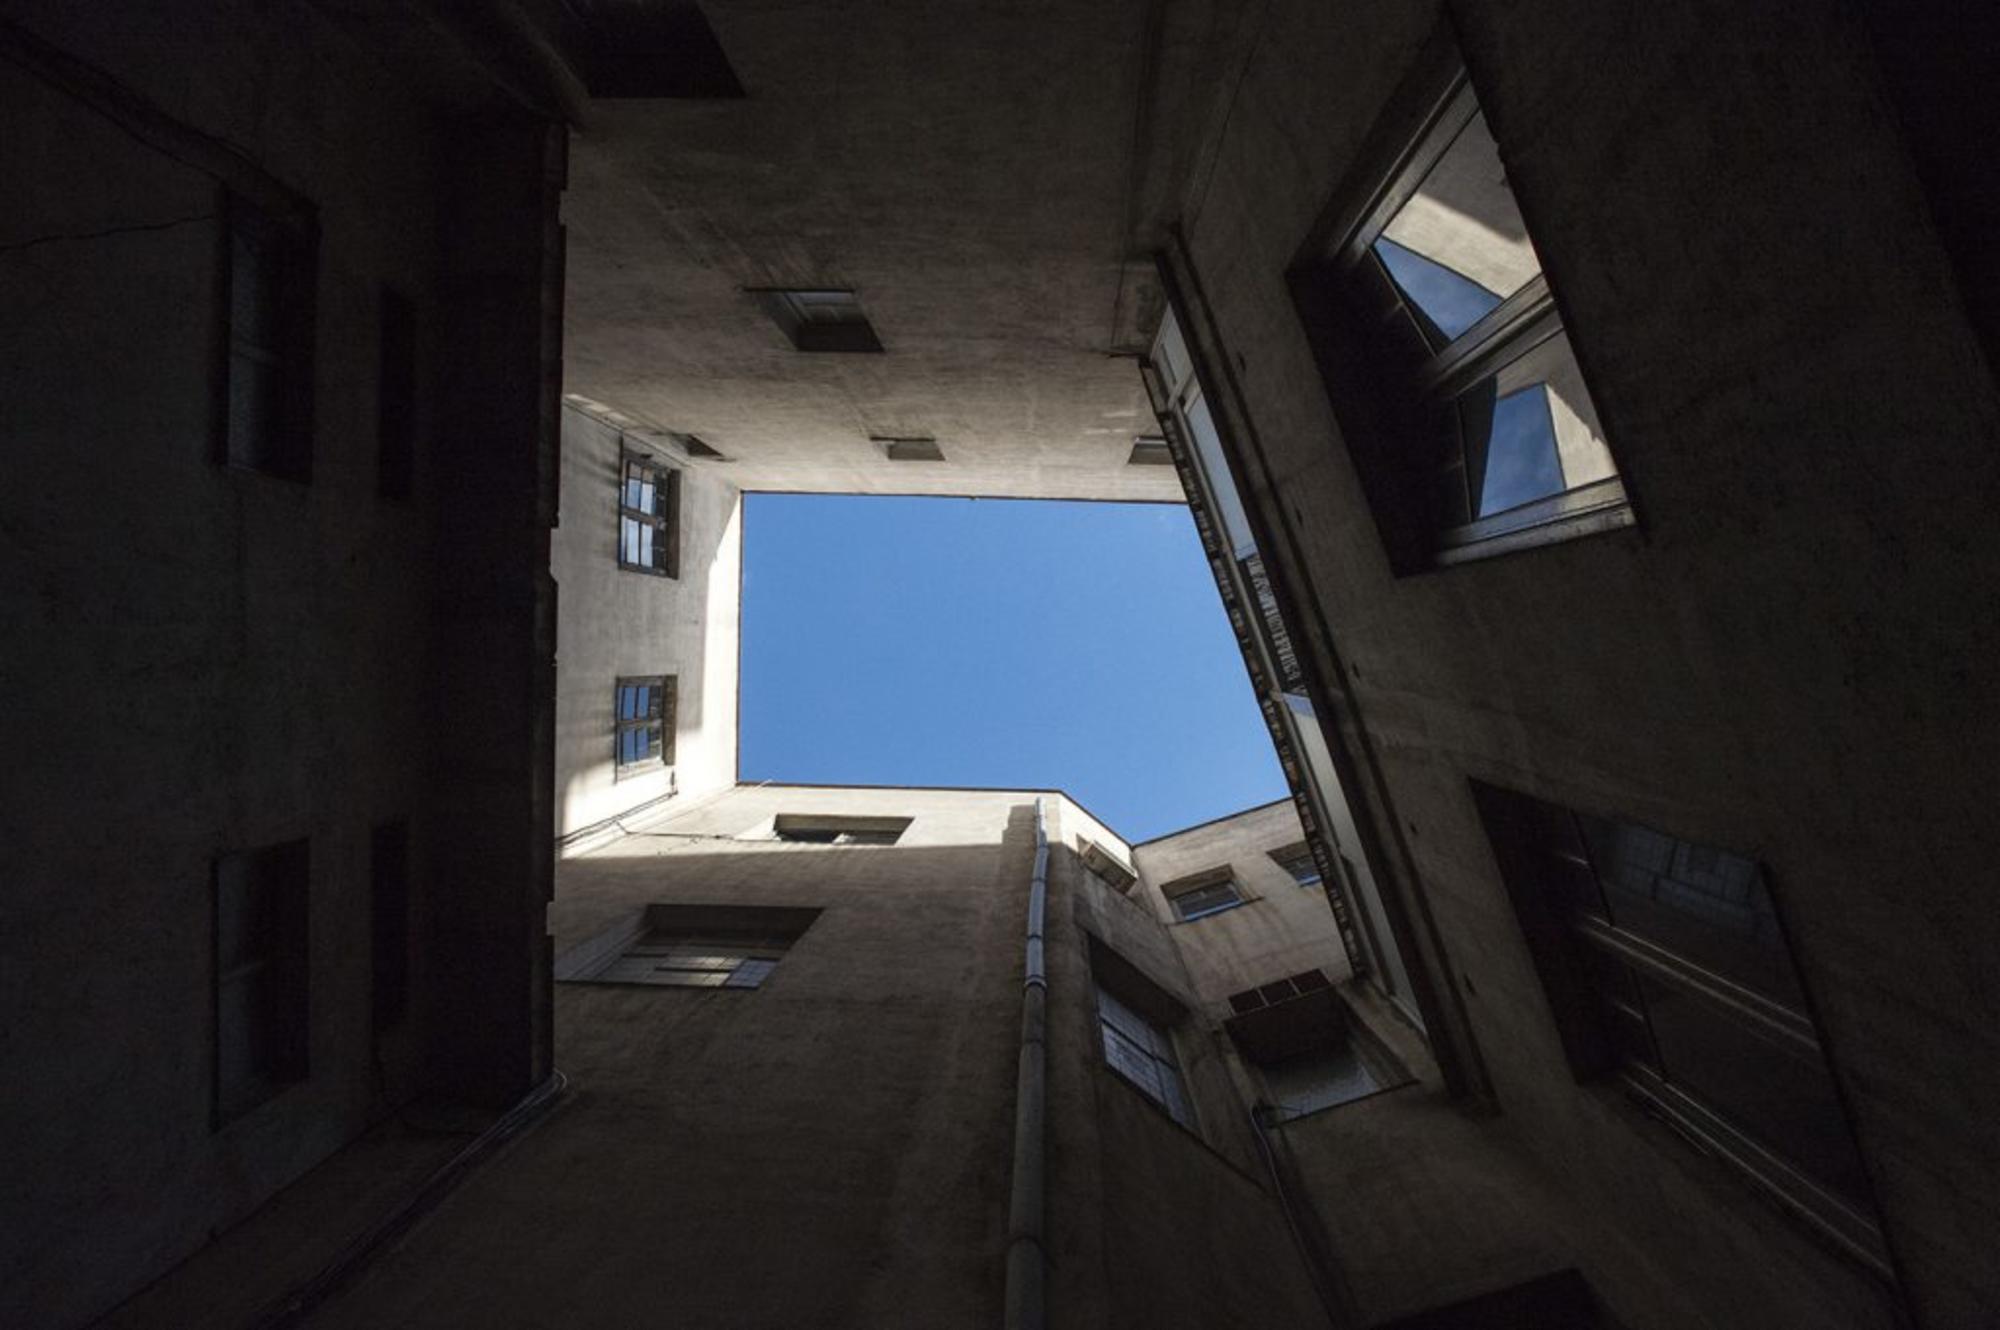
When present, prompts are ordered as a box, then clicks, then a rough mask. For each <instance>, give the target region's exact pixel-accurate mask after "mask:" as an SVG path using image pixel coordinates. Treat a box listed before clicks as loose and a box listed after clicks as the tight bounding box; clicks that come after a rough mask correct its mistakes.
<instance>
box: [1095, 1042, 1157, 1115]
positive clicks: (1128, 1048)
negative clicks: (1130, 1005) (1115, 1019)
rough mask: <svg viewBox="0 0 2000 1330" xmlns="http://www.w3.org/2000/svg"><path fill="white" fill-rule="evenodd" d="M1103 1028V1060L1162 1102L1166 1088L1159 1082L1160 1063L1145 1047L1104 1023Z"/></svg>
mask: <svg viewBox="0 0 2000 1330" xmlns="http://www.w3.org/2000/svg"><path fill="white" fill-rule="evenodd" d="M1103 1030H1104V1060H1105V1062H1107V1063H1109V1064H1110V1066H1111V1069H1112V1070H1113V1071H1115V1072H1117V1073H1118V1074H1119V1075H1121V1076H1123V1077H1124V1078H1125V1079H1126V1080H1128V1081H1130V1082H1132V1084H1134V1085H1136V1086H1138V1087H1139V1088H1140V1089H1141V1090H1143V1091H1145V1092H1146V1095H1147V1096H1148V1097H1149V1098H1151V1099H1152V1100H1154V1101H1155V1102H1157V1103H1164V1102H1165V1100H1166V1089H1165V1087H1164V1086H1163V1085H1162V1084H1161V1082H1160V1064H1159V1063H1158V1062H1157V1061H1155V1060H1154V1059H1153V1057H1152V1055H1151V1054H1150V1053H1148V1052H1147V1051H1146V1050H1145V1049H1143V1048H1141V1047H1140V1046H1139V1045H1138V1044H1135V1043H1133V1042H1132V1041H1131V1040H1129V1039H1127V1038H1126V1037H1125V1036H1124V1035H1122V1034H1120V1033H1119V1032H1118V1031H1117V1030H1114V1029H1112V1028H1111V1026H1110V1025H1108V1024H1107V1025H1105V1026H1104V1027H1103Z"/></svg>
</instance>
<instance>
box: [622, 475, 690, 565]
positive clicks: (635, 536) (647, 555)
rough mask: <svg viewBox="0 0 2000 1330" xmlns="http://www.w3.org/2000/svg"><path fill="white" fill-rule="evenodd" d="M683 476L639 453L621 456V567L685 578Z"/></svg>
mask: <svg viewBox="0 0 2000 1330" xmlns="http://www.w3.org/2000/svg"><path fill="white" fill-rule="evenodd" d="M680 509H681V473H680V472H679V471H676V470H675V469H673V468H672V467H667V466H662V465H660V464H659V463H658V462H655V461H654V460H653V459H651V458H649V457H646V456H644V455H642V454H639V453H632V452H627V453H624V454H622V455H621V461H620V466H619V481H618V566H619V567H620V568H631V569H635V570H637V571H639V572H642V573H652V574H654V575H656V576H659V577H679V576H680V573H681V550H680V546H681V532H680V526H681V524H680Z"/></svg>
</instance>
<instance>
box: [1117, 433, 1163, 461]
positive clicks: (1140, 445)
mask: <svg viewBox="0 0 2000 1330" xmlns="http://www.w3.org/2000/svg"><path fill="white" fill-rule="evenodd" d="M1125 462H1126V465H1128V466H1172V465H1173V464H1174V451H1173V449H1172V448H1170V447H1168V446H1167V441H1166V440H1165V439H1160V438H1152V437H1145V436H1142V437H1140V438H1137V439H1134V440H1132V452H1131V454H1130V455H1129V456H1128V457H1126V459H1125Z"/></svg>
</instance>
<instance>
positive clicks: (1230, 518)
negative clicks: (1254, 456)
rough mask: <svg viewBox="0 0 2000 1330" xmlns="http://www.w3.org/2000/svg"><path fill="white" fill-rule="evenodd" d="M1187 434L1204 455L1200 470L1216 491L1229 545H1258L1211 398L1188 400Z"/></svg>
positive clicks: (1240, 550)
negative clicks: (1226, 457) (1226, 455)
mask: <svg viewBox="0 0 2000 1330" xmlns="http://www.w3.org/2000/svg"><path fill="white" fill-rule="evenodd" d="M1183 418H1184V419H1185V420H1186V421H1187V428H1188V433H1189V434H1190V435H1191V436H1192V437H1193V439H1194V450H1195V452H1196V453H1197V454H1199V455H1200V457H1201V469H1202V472H1203V474H1205V475H1206V476H1207V477H1208V486H1209V489H1210V490H1211V491H1213V495H1214V499H1215V509H1216V516H1217V517H1218V518H1219V519H1220V520H1221V522H1222V529H1223V533H1224V534H1225V535H1227V536H1228V537H1229V544H1230V548H1231V549H1233V550H1235V551H1236V552H1237V553H1239V554H1243V553H1247V552H1249V551H1250V550H1252V549H1254V548H1255V542H1254V541H1252V539H1251V537H1250V519H1249V518H1248V517H1246V516H1244V513H1243V500H1242V499H1241V498H1239V497H1238V496H1237V493H1236V481H1235V480H1234V478H1232V477H1231V476H1230V474H1229V464H1228V462H1227V461H1225V460H1224V458H1223V456H1222V440H1221V438H1220V437H1219V436H1218V435H1217V434H1216V432H1215V421H1214V419H1213V418H1212V417H1211V416H1210V415H1209V411H1208V399H1207V398H1205V397H1196V398H1195V399H1194V400H1193V401H1191V402H1189V403H1188V407H1187V413H1186V415H1185V416H1184V417H1183Z"/></svg>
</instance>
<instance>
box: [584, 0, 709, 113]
mask: <svg viewBox="0 0 2000 1330" xmlns="http://www.w3.org/2000/svg"><path fill="white" fill-rule="evenodd" d="M562 4H563V10H564V15H563V18H564V23H563V30H564V40H565V45H566V46H567V48H568V50H569V52H570V54H571V57H572V58H573V59H575V61H576V62H577V65H578V66H579V72H581V74H582V75H583V81H584V86H585V87H587V88H588V89H589V90H590V95H591V96H592V97H599V98H606V99H610V98H643V97H677V98H727V97H741V96H743V95H744V94H743V84H742V83H741V82H740V81H739V80H738V79H737V77H736V71H735V69H733V68H732V67H731V66H730V64H729V57H728V55H727V54H725V53H724V52H723V49H722V43H721V42H720V41H718V40H717V39H716V36H715V29H714V28H713V27H712V26H710V24H709V21H708V16H707V15H706V14H704V13H702V10H701V6H700V5H698V4H694V3H691V0H562Z"/></svg>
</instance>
